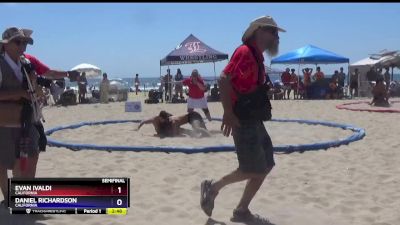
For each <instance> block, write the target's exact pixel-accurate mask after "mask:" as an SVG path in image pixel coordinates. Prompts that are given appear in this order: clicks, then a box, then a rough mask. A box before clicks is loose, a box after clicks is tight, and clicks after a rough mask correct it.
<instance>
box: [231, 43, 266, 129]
mask: <svg viewBox="0 0 400 225" xmlns="http://www.w3.org/2000/svg"><path fill="white" fill-rule="evenodd" d="M247 46H248V47H249V49H250V50H251V52H252V53H253V56H254V58H255V59H256V61H257V64H258V81H257V83H258V86H257V88H256V89H255V90H254V91H252V92H250V93H247V94H241V93H239V92H238V91H237V90H235V89H234V88H233V89H234V91H235V92H236V95H237V96H238V99H237V102H236V104H235V105H234V106H233V112H234V113H235V115H236V116H237V117H238V119H239V120H262V121H268V120H271V118H272V113H271V110H272V107H271V102H270V101H269V98H268V90H269V86H268V84H267V82H264V83H262V81H263V75H264V74H263V70H264V64H263V63H262V62H260V61H259V59H258V57H257V55H256V54H255V53H256V52H255V49H254V48H253V47H252V46H249V45H247ZM233 54H235V53H233ZM266 80H269V78H268V77H267V79H266Z"/></svg>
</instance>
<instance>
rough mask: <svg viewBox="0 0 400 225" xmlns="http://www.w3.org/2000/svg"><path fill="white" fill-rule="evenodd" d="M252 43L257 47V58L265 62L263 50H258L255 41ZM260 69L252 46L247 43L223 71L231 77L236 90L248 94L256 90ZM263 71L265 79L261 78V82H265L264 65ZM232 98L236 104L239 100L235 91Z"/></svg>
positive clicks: (239, 49)
mask: <svg viewBox="0 0 400 225" xmlns="http://www.w3.org/2000/svg"><path fill="white" fill-rule="evenodd" d="M251 45H252V46H253V48H254V49H256V55H257V58H259V60H260V61H261V62H264V57H263V55H262V52H261V51H260V50H258V48H257V47H256V46H255V44H254V43H252V44H251ZM258 70H259V66H258V64H257V61H256V58H254V56H253V53H252V52H251V50H250V48H249V47H247V46H246V45H242V46H240V47H239V48H238V49H237V50H236V52H235V54H234V55H233V56H232V58H231V60H230V61H229V63H228V65H227V66H226V67H225V69H224V71H223V72H224V74H226V75H227V76H229V77H230V78H231V83H232V87H233V89H234V90H236V91H238V92H239V93H242V94H246V93H249V92H251V91H253V90H255V89H256V87H257V86H258ZM262 73H263V80H261V82H262V83H264V82H265V76H266V74H265V68H264V67H263V71H262ZM231 98H232V103H233V104H234V103H235V102H236V100H237V96H236V94H235V92H233V93H232V96H231Z"/></svg>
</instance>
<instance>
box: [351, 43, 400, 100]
mask: <svg viewBox="0 0 400 225" xmlns="http://www.w3.org/2000/svg"><path fill="white" fill-rule="evenodd" d="M372 67H375V68H385V67H389V68H392V76H391V80H393V69H394V67H399V68H400V51H388V50H382V51H380V52H379V53H376V54H371V55H370V56H369V57H367V58H364V59H361V60H359V61H357V62H355V63H352V64H351V65H350V70H349V71H350V72H352V73H353V72H354V71H355V69H358V72H359V76H358V96H360V97H365V96H367V97H371V96H372V95H371V85H370V84H369V81H368V80H367V76H366V74H367V72H368V71H369V70H370V69H371V68H372Z"/></svg>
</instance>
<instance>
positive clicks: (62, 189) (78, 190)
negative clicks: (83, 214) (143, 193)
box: [31, 184, 128, 196]
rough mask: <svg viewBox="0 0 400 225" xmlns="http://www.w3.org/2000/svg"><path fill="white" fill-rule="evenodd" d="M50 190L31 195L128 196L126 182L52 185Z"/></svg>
mask: <svg viewBox="0 0 400 225" xmlns="http://www.w3.org/2000/svg"><path fill="white" fill-rule="evenodd" d="M51 186H52V189H51V190H49V191H37V194H36V195H35V194H33V195H31V196H110V195H111V196H126V195H128V190H127V185H126V184H107V185H105V184H101V185H94V186H76V185H74V186H68V185H51Z"/></svg>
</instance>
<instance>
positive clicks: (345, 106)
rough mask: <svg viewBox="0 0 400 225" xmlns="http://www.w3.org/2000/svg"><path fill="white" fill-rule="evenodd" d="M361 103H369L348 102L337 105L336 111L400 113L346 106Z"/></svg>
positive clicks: (397, 110) (398, 110) (391, 110)
mask: <svg viewBox="0 0 400 225" xmlns="http://www.w3.org/2000/svg"><path fill="white" fill-rule="evenodd" d="M362 103H367V104H368V103H369V102H367V101H358V102H349V103H343V104H340V105H337V106H336V108H337V109H345V110H350V111H358V112H380V113H400V109H355V108H349V107H347V106H348V105H358V104H362ZM391 103H400V101H391Z"/></svg>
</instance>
